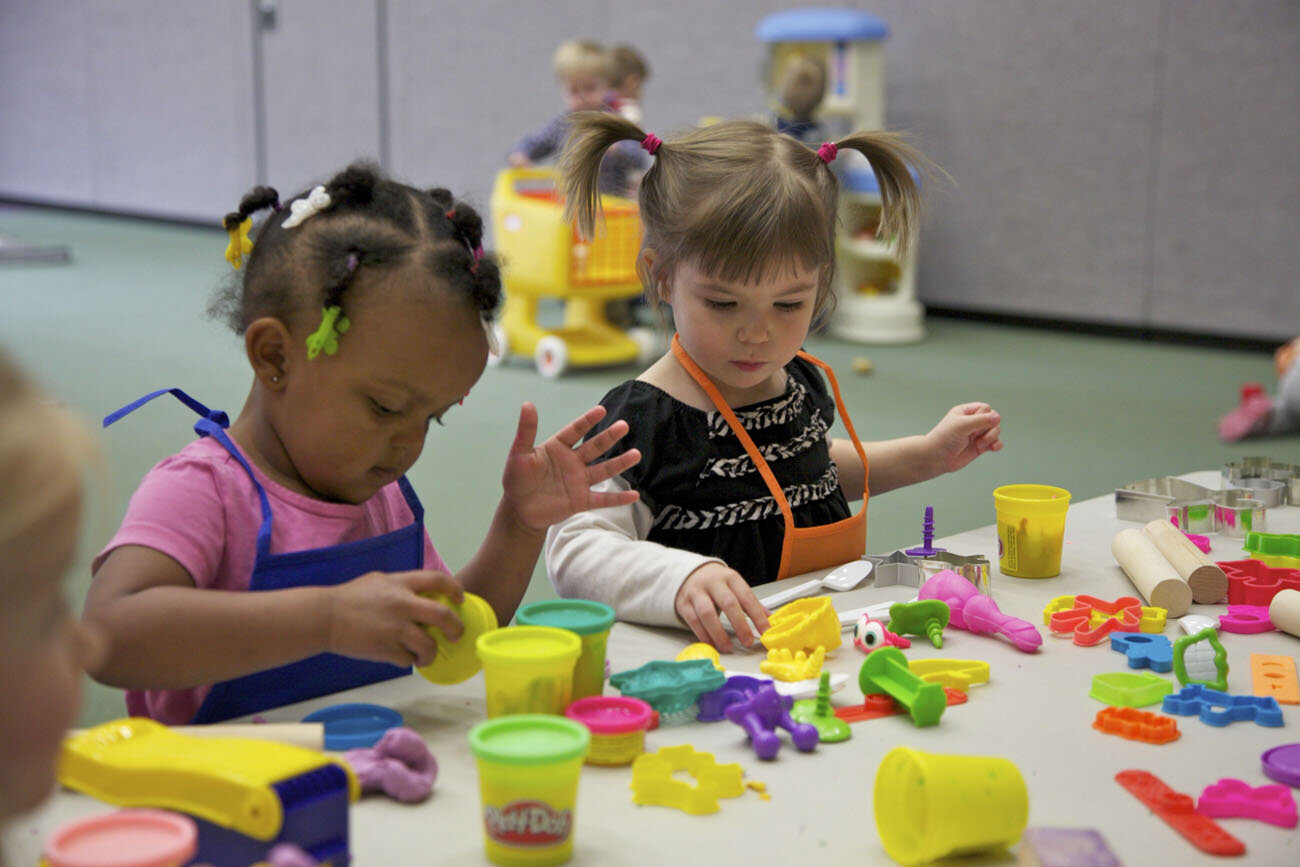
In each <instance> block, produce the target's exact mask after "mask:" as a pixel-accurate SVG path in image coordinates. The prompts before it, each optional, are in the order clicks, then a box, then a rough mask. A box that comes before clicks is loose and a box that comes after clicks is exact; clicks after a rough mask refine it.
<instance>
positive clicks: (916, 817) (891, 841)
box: [872, 747, 1029, 865]
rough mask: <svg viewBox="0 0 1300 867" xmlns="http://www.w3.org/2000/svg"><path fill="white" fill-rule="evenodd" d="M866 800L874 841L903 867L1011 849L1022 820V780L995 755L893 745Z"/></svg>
mask: <svg viewBox="0 0 1300 867" xmlns="http://www.w3.org/2000/svg"><path fill="white" fill-rule="evenodd" d="M872 800H873V801H874V803H875V812H876V831H877V833H878V834H879V835H880V842H881V843H883V844H884V847H885V851H886V852H887V853H889V857H891V858H893V859H894V860H895V861H897V862H898V863H900V864H904V865H911V864H922V863H928V862H930V861H933V860H935V859H938V858H943V857H946V856H949V855H965V854H968V853H972V852H980V851H983V850H986V849H999V848H1002V847H1005V846H1011V845H1013V844H1014V843H1015V842H1016V841H1017V840H1019V839H1020V835H1021V834H1022V833H1023V832H1024V830H1025V825H1026V824H1028V822H1029V793H1028V791H1026V789H1025V780H1024V778H1023V777H1021V776H1020V771H1019V769H1017V768H1016V766H1015V765H1014V764H1012V763H1011V762H1010V761H1009V760H1007V759H1000V758H990V757H985V756H951V755H936V754H933V753H923V752H920V751H918V750H913V749H911V748H909V747H895V748H894V749H892V750H890V751H889V752H888V753H887V754H886V755H885V757H884V759H882V760H881V762H880V767H879V768H877V770H876V785H875V794H874V795H873V797H872Z"/></svg>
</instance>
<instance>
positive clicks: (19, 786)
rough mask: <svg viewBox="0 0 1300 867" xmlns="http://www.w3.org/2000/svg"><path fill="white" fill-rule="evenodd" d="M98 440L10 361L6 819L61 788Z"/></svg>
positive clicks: (3, 464)
mask: <svg viewBox="0 0 1300 867" xmlns="http://www.w3.org/2000/svg"><path fill="white" fill-rule="evenodd" d="M91 442H92V440H91V439H90V435H89V433H88V432H87V430H86V429H85V428H84V427H83V426H82V425H81V424H80V423H79V422H78V421H76V420H75V419H73V418H72V417H71V416H69V415H68V414H67V413H66V412H65V411H63V410H61V409H60V408H58V407H57V406H55V405H54V404H53V403H51V402H50V401H49V400H48V399H47V398H45V397H44V396H43V395H42V394H41V393H40V392H39V391H37V390H36V388H35V387H33V386H32V385H31V383H30V382H29V381H28V380H27V379H26V378H25V377H24V376H23V375H22V373H21V372H20V371H19V370H18V369H17V368H16V367H15V366H14V365H13V364H12V363H11V362H10V361H9V360H8V359H7V358H5V357H3V356H0V478H3V479H4V489H3V497H2V498H0V598H3V599H4V604H3V605H0V695H3V696H4V703H3V710H0V821H3V820H4V819H6V818H8V817H9V816H12V815H13V814H14V813H17V812H21V811H24V810H27V809H29V808H31V807H33V806H35V805H36V804H38V803H39V802H40V801H41V800H42V799H43V798H44V797H45V796H46V795H47V794H48V793H49V791H50V789H51V787H52V786H53V784H54V767H55V762H56V759H57V756H58V749H59V744H60V742H61V741H62V739H63V734H64V732H65V731H66V730H67V728H68V726H69V725H70V724H71V723H72V721H73V719H74V718H75V717H76V714H77V709H78V706H79V704H80V696H81V676H82V675H81V672H82V665H83V664H84V663H85V662H86V659H85V656H86V652H87V648H86V643H85V641H84V637H83V635H82V632H81V627H80V626H79V624H78V623H77V621H76V620H75V619H74V618H73V616H72V613H71V612H70V611H69V609H68V607H67V605H66V603H65V602H64V599H63V593H62V589H61V587H60V583H61V579H62V578H63V575H64V573H65V572H66V571H67V569H68V567H69V566H70V565H71V562H72V558H73V555H74V552H75V549H76V541H77V532H78V526H79V524H80V516H81V494H82V473H83V470H84V468H85V463H86V459H87V457H88V455H89V454H90V453H91V450H92V447H91Z"/></svg>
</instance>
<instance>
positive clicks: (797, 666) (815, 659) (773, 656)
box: [758, 644, 826, 683]
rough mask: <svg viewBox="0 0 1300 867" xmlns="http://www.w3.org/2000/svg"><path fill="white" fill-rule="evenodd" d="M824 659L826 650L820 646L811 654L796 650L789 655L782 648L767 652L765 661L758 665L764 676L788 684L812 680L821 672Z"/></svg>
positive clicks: (787, 651)
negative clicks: (769, 676)
mask: <svg viewBox="0 0 1300 867" xmlns="http://www.w3.org/2000/svg"><path fill="white" fill-rule="evenodd" d="M825 659H826V648H824V647H822V646H821V645H820V644H819V645H817V649H816V650H814V651H813V652H812V653H811V654H807V653H804V652H803V651H802V650H796V651H795V652H794V653H791V652H790V651H789V650H787V649H785V648H784V647H777V648H774V649H772V650H769V651H768V652H767V659H765V660H763V661H762V662H760V663H759V664H758V668H759V670H760V671H762V672H763V673H764V674H768V675H771V676H772V677H774V678H776V679H777V680H780V681H784V682H786V683H790V682H793V681H796V680H813V679H815V678H816V677H817V676H818V675H820V674H821V671H822V662H823V661H824V660H825Z"/></svg>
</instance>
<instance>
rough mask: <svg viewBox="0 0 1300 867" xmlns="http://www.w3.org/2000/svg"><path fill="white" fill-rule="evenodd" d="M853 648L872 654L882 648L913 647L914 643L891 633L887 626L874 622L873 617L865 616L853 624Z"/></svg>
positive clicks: (877, 621)
mask: <svg viewBox="0 0 1300 867" xmlns="http://www.w3.org/2000/svg"><path fill="white" fill-rule="evenodd" d="M853 646H854V647H856V648H857V649H858V650H861V651H862V652H863V653H870V652H871V651H873V650H876V649H878V648H881V647H911V646H912V642H910V641H908V640H907V639H906V638H903V637H902V636H901V635H895V634H894V633H892V632H890V631H889V630H888V629H886V628H885V624H883V623H881V622H880V621H879V620H873V619H872V618H871V615H869V614H863V615H862V616H860V617H859V618H858V622H857V623H855V624H853Z"/></svg>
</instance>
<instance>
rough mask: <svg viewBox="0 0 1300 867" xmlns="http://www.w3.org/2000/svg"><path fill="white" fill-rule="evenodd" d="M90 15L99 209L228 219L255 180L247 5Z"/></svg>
mask: <svg viewBox="0 0 1300 867" xmlns="http://www.w3.org/2000/svg"><path fill="white" fill-rule="evenodd" d="M87 8H88V10H89V15H90V19H89V23H90V31H89V32H90V33H91V34H92V38H91V40H90V48H89V51H88V53H87V56H86V61H87V64H88V66H89V72H90V77H91V82H90V93H91V96H90V104H91V112H90V115H91V124H92V128H93V131H94V132H93V134H94V136H95V146H94V148H93V149H92V161H91V165H92V170H93V172H94V178H95V204H97V205H100V206H103V207H105V208H118V209H122V210H127V211H139V212H144V213H151V214H159V215H163V216H179V217H191V218H193V217H205V218H213V219H215V218H217V217H219V216H220V215H221V214H223V213H225V212H226V211H229V210H230V209H231V207H232V206H233V205H234V204H235V203H236V202H237V201H238V195H239V192H240V191H242V190H243V189H244V188H246V187H247V186H250V185H251V181H252V177H253V162H252V142H253V132H252V110H251V94H252V87H253V85H252V73H251V63H250V50H251V49H250V46H251V44H252V43H251V34H250V30H249V27H250V6H249V4H248V3H246V2H242V0H223V2H219V3H174V2H170V0H121V2H117V3H111V4H110V3H93V4H89V5H88V7H87ZM232 192H233V193H234V196H233V200H232Z"/></svg>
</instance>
